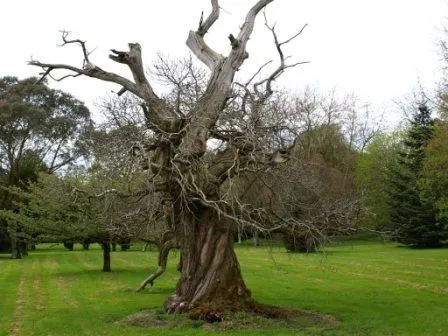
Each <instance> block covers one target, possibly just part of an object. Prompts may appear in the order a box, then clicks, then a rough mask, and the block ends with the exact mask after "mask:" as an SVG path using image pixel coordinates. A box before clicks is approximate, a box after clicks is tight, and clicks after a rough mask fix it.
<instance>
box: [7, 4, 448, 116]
mask: <svg viewBox="0 0 448 336" xmlns="http://www.w3.org/2000/svg"><path fill="white" fill-rule="evenodd" d="M254 3H255V0H221V1H220V4H221V7H222V8H223V11H222V12H221V16H220V19H219V21H218V22H217V23H216V25H215V26H213V28H212V30H211V31H210V33H209V34H208V36H207V41H208V42H209V44H210V45H211V46H212V47H213V48H215V49H216V50H217V51H219V52H220V53H222V54H227V53H228V51H229V42H228V40H227V36H228V35H229V34H230V33H233V34H234V35H236V34H237V33H238V27H239V25H240V24H241V23H242V22H243V18H244V16H245V13H246V11H247V9H248V8H249V7H250V6H251V5H253V4H254ZM209 9H210V1H209V0H190V1H185V0H184V1H181V0H162V1H159V0H146V1H138V0H127V1H116V0H109V1H93V0H89V1H87V0H77V1H69V0H66V1H51V0H39V1H31V0H14V1H5V2H4V3H2V14H3V15H2V19H1V20H0V31H1V32H2V33H1V44H2V53H1V57H0V59H1V62H0V76H5V75H14V76H18V77H20V78H23V77H26V76H31V75H37V74H38V72H39V71H38V70H39V69H37V68H35V67H31V66H28V65H26V62H27V61H28V60H30V58H31V57H32V58H34V59H36V60H39V61H42V62H57V63H70V64H74V65H80V63H81V61H82V57H81V54H80V50H78V49H77V48H75V47H74V46H70V47H66V48H58V47H57V43H58V42H60V33H59V31H60V30H69V31H71V32H72V36H73V37H74V38H80V39H83V40H87V42H88V47H89V48H90V49H95V51H94V53H93V55H92V56H91V58H92V61H93V63H95V64H97V65H98V66H100V67H102V68H103V69H107V70H113V71H116V72H119V73H121V74H125V75H128V74H127V72H126V69H124V68H123V67H122V66H121V65H118V64H114V63H113V62H112V61H110V60H109V59H108V51H109V49H111V48H115V49H118V50H125V49H126V48H127V43H128V42H139V43H140V44H141V45H142V48H143V56H144V60H145V62H146V64H147V65H149V64H150V63H151V61H152V60H153V59H154V57H155V55H156V54H157V53H158V52H160V53H162V54H164V55H170V56H172V57H181V56H184V55H187V54H188V49H187V47H186V46H185V40H186V37H187V34H188V31H189V30H190V29H196V28H197V25H198V21H199V17H200V14H201V11H202V10H204V11H205V13H206V14H207V13H208V12H209ZM266 13H267V16H268V18H269V20H270V21H271V22H276V23H277V29H278V33H279V36H280V37H284V38H287V37H289V35H290V34H293V33H295V32H296V31H297V30H298V29H299V28H300V27H302V26H303V25H304V24H305V23H307V24H308V27H307V29H306V30H305V31H304V33H303V34H302V35H301V36H300V37H299V38H298V39H296V40H295V41H294V42H292V43H291V44H290V45H288V47H287V48H286V54H288V55H292V60H297V61H311V63H310V64H307V65H302V66H300V67H298V68H295V69H292V70H290V71H289V72H288V73H287V74H286V75H284V76H283V77H282V78H281V79H280V81H279V84H280V85H283V86H286V87H288V88H290V89H291V90H297V91H300V90H301V89H303V88H304V86H305V85H307V84H312V85H318V86H320V87H323V88H332V87H336V89H337V90H338V91H339V92H355V93H356V94H357V95H358V96H359V97H360V98H361V99H363V100H366V101H370V102H372V104H373V106H375V107H376V108H377V109H378V110H381V109H384V108H385V106H387V104H389V103H390V102H391V101H392V100H394V99H397V98H399V97H401V96H403V95H406V94H408V93H409V92H410V91H411V90H412V89H413V88H416V87H417V82H418V81H420V82H421V83H422V84H423V85H424V86H426V87H428V88H431V87H432V86H433V84H434V83H435V82H436V81H437V80H438V79H439V77H440V66H441V63H440V61H439V58H440V57H439V54H438V50H437V49H438V47H437V42H438V41H439V40H440V38H441V37H442V36H443V34H442V33H441V28H442V27H443V26H444V24H445V20H446V16H447V14H448V2H447V1H446V0H425V1H423V0H337V1H335V0H275V1H274V2H273V3H271V4H270V5H269V6H268V7H267V9H266ZM248 52H249V55H250V58H249V59H248V60H247V61H246V63H245V65H244V67H243V69H241V74H240V76H241V77H244V74H249V73H251V72H252V71H254V70H255V69H257V68H258V67H259V66H260V65H261V64H263V63H264V62H265V61H267V60H270V59H275V57H276V55H275V53H274V49H273V44H272V38H271V36H270V35H269V33H268V32H267V30H266V29H265V27H264V26H263V19H262V17H261V16H260V17H259V19H258V21H257V25H256V28H255V33H254V35H253V38H252V39H251V41H250V44H249V45H248ZM51 85H52V86H53V87H58V88H62V89H63V90H66V91H69V92H71V93H72V94H74V95H75V96H76V97H77V98H79V99H81V100H83V101H85V102H86V103H87V104H88V106H90V107H92V108H93V101H94V100H95V99H97V98H98V97H101V96H105V94H106V93H107V92H110V91H111V90H115V91H116V90H118V89H119V88H117V87H115V86H113V85H112V86H111V85H107V84H103V83H101V82H99V81H96V80H94V79H90V78H84V79H80V78H76V79H68V80H66V81H65V82H64V83H63V84H56V83H52V84H51Z"/></svg>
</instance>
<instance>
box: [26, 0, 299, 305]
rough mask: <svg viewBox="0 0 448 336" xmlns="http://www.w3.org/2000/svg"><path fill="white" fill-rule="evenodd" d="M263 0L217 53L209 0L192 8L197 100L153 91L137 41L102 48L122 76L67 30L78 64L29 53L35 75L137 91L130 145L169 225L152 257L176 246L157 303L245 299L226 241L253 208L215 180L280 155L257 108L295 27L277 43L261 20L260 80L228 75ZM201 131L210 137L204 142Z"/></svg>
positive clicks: (283, 150) (252, 221)
mask: <svg viewBox="0 0 448 336" xmlns="http://www.w3.org/2000/svg"><path fill="white" fill-rule="evenodd" d="M272 1H273V0H258V1H257V2H256V3H255V4H254V5H253V7H252V8H250V10H249V11H248V12H247V15H246V17H245V20H244V23H243V24H242V25H241V28H240V31H239V33H238V35H237V36H234V35H232V34H230V35H229V40H230V51H229V53H228V55H227V56H223V55H220V54H219V53H217V52H216V51H214V50H213V49H212V48H211V47H210V46H209V45H207V43H206V42H205V40H204V37H205V36H206V34H207V32H208V31H209V30H210V29H211V28H212V26H213V25H214V24H215V22H216V21H217V20H218V17H219V12H220V6H219V4H218V0H211V5H212V11H211V13H210V14H209V15H208V16H207V17H202V16H201V20H200V22H199V27H198V28H197V30H196V31H190V33H189V35H188V39H187V46H188V47H189V48H190V50H191V51H192V52H193V54H194V55H195V56H196V57H197V58H198V59H199V60H200V61H201V62H202V63H203V64H204V65H205V66H206V67H207V68H208V69H209V77H208V80H207V83H206V87H205V90H204V91H203V92H201V91H200V90H199V91H198V90H196V91H195V93H196V94H197V99H196V100H195V101H194V102H191V101H189V102H188V104H182V103H181V102H179V99H178V100H177V101H176V99H174V100H173V99H169V98H167V97H161V96H159V95H157V94H156V93H155V91H154V89H153V87H152V85H151V83H150V81H149V80H148V78H147V77H146V75H145V71H144V65H143V61H142V52H141V47H140V45H139V44H138V43H129V50H128V51H117V50H114V49H112V54H111V55H110V56H109V57H110V58H111V59H112V60H113V61H116V62H118V63H121V64H124V65H126V66H128V67H129V69H130V70H131V72H132V75H133V79H132V80H130V79H127V78H125V77H122V76H120V75H117V74H114V73H111V72H108V71H105V70H103V69H101V68H100V67H98V66H96V65H95V64H92V63H91V61H90V59H89V52H88V50H87V48H86V44H85V42H84V41H81V40H74V39H70V38H69V35H68V34H67V33H63V36H62V37H63V41H64V44H78V45H79V46H80V47H81V49H82V52H83V66H82V67H75V66H71V65H66V64H49V63H42V62H40V61H35V60H33V61H31V62H30V64H31V65H34V66H38V67H41V68H42V69H43V70H44V73H43V75H44V76H51V75H53V73H54V72H56V71H59V70H63V71H68V74H67V73H65V74H64V75H63V76H62V77H60V78H59V80H61V79H63V78H66V77H67V76H80V75H84V76H88V77H93V78H96V79H99V80H103V81H108V82H113V83H116V84H118V85H120V86H121V89H120V90H119V92H118V93H119V95H122V94H123V93H124V92H129V93H132V94H133V95H135V96H136V97H138V99H139V100H140V102H141V104H140V105H141V108H142V110H143V113H144V115H145V122H146V126H147V127H148V130H149V131H150V132H151V136H150V139H151V141H150V142H149V143H146V144H142V145H141V146H138V145H137V146H135V148H134V149H133V151H134V154H138V155H141V156H142V158H145V159H146V158H147V159H148V165H149V167H150V170H151V172H152V174H150V179H151V182H152V183H153V186H154V190H155V191H156V192H158V193H159V194H160V199H161V200H162V203H163V207H164V216H165V221H166V223H167V226H168V227H169V231H168V232H167V233H166V234H165V235H164V237H165V238H164V239H165V241H164V244H162V250H161V253H160V255H161V261H160V264H161V266H163V263H165V264H166V254H167V251H168V250H169V249H170V248H171V247H172V246H174V245H175V244H178V245H180V247H181V263H180V271H181V275H180V279H179V282H178V284H177V288H176V292H175V294H174V295H172V296H170V297H169V298H168V299H167V301H166V303H165V309H166V311H167V312H184V311H188V310H191V309H193V308H195V307H198V306H200V305H201V304H202V303H205V302H207V303H209V304H210V303H213V302H215V303H217V304H218V305H219V304H220V303H221V302H223V301H227V302H244V301H246V300H248V299H249V298H250V291H249V290H248V289H247V287H246V285H245V283H244V280H243V278H242V275H241V271H240V266H239V263H238V260H237V258H236V255H235V253H234V250H233V239H232V232H233V227H234V225H233V224H234V222H235V221H240V222H244V224H246V225H254V226H257V225H259V224H258V222H257V221H258V219H259V217H257V216H251V215H250V214H249V212H248V210H247V207H245V206H244V205H241V204H235V202H232V201H231V200H229V199H228V195H225V194H226V192H227V191H228V190H229V187H227V188H223V186H226V185H227V186H228V185H231V183H232V180H233V179H234V178H235V176H236V175H238V174H241V173H243V172H245V171H251V172H256V171H257V170H259V169H261V167H272V165H275V164H276V163H279V162H283V161H285V159H284V157H285V156H287V155H288V151H289V149H290V148H291V146H288V145H287V144H285V143H282V142H279V141H277V138H276V137H275V136H273V134H277V135H278V134H282V129H281V128H279V127H278V126H275V127H274V126H272V125H266V124H265V123H263V122H261V121H260V120H261V118H260V117H259V115H260V114H262V113H263V111H264V110H265V108H266V105H268V100H269V97H270V96H271V95H272V93H273V89H272V82H273V81H274V80H276V79H277V78H278V76H279V75H281V73H282V72H283V71H284V70H285V69H287V68H288V67H292V66H295V65H297V64H300V63H295V64H287V63H286V62H285V61H286V60H287V57H285V56H284V54H283V51H282V46H283V45H284V44H285V43H288V42H290V41H291V40H292V39H293V38H295V37H296V36H298V35H300V33H301V32H302V31H303V28H302V29H301V30H300V31H299V32H297V33H296V34H295V35H294V36H292V37H291V38H289V39H287V40H285V41H283V42H282V41H279V39H278V38H277V35H276V33H275V30H274V27H272V26H269V25H268V24H267V23H266V26H267V27H268V29H269V30H270V31H271V33H272V35H273V37H274V45H275V48H276V50H277V52H278V54H279V58H280V63H279V65H278V67H276V68H275V69H274V71H273V72H272V73H270V74H269V75H267V76H266V77H264V78H262V79H260V76H257V77H256V76H254V77H253V78H251V79H250V80H249V81H248V82H245V83H242V84H241V83H238V84H237V83H234V78H235V74H236V72H237V71H238V70H239V69H240V67H241V66H242V64H243V63H244V62H245V60H246V59H247V58H248V57H249V54H248V52H247V51H246V45H247V42H248V41H249V38H250V36H251V34H252V32H253V29H254V24H255V20H256V17H257V16H258V14H259V13H260V12H261V11H262V10H263V9H264V8H265V7H266V6H267V5H268V4H269V3H271V2H272ZM262 68H263V67H262ZM162 70H163V69H162ZM256 75H259V73H258V72H257V74H256ZM255 78H257V79H255ZM237 92H239V93H240V94H237ZM178 97H181V96H178ZM241 114H243V116H242V117H241ZM236 115H239V116H240V118H239V120H240V121H239V122H236V121H235V120H233V119H232V116H236ZM267 134H269V135H267ZM260 139H263V141H261V140H260ZM211 140H213V141H214V142H215V143H219V144H220V146H219V147H218V146H215V147H213V146H211V147H210V146H209V147H208V144H209V143H210V142H211ZM290 140H292V139H290ZM290 143H291V141H290V142H289V145H290ZM162 268H163V267H162Z"/></svg>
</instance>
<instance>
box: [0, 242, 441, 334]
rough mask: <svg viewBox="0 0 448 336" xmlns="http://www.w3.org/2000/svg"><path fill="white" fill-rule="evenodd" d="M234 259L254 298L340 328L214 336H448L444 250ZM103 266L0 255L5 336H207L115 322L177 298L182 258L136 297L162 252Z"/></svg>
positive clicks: (57, 253) (363, 248)
mask: <svg viewBox="0 0 448 336" xmlns="http://www.w3.org/2000/svg"><path fill="white" fill-rule="evenodd" d="M77 248H80V247H79V246H77ZM237 253H238V255H239V258H240V263H241V267H242V270H243V273H244V277H245V279H246V282H247V285H248V287H249V288H250V289H251V290H252V294H253V296H254V298H255V299H256V300H258V301H260V302H263V303H268V304H274V305H282V306H285V307H296V308H301V309H307V310H312V311H317V312H320V313H323V314H329V315H332V316H334V317H335V318H336V319H337V320H338V321H339V323H337V324H335V325H331V326H328V325H327V326H326V327H322V328H319V327H311V328H310V327H308V328H304V329H303V330H301V331H297V330H288V329H282V330H275V331H272V330H270V331H259V330H231V329H229V330H224V331H221V332H219V333H218V332H217V333H214V334H216V335H218V334H219V335H221V334H222V335H271V336H272V335H431V336H433V335H448V249H440V250H413V249H407V248H403V247H396V246H395V245H393V244H382V243H379V242H356V243H344V244H342V245H334V246H331V247H328V248H327V250H326V253H319V254H308V255H304V254H287V253H285V252H284V250H283V249H281V248H274V249H268V248H265V247H258V248H255V247H250V246H243V247H237ZM101 258H102V254H101V251H100V250H99V248H96V249H93V250H90V251H82V250H75V251H73V252H69V251H66V250H65V249H63V248H62V247H61V246H57V247H53V248H50V247H48V246H38V249H37V250H36V251H32V252H31V253H30V255H29V256H28V257H26V258H25V259H23V260H9V259H8V256H7V255H0V336H4V335H120V336H123V335H125V336H131V335H158V336H160V335H207V334H210V331H207V330H205V329H203V328H195V327H194V326H193V325H192V326H191V327H188V328H186V327H184V328H174V329H166V328H165V329H163V328H153V329H148V328H139V327H131V326H125V325H122V324H117V323H115V322H116V321H119V320H121V319H123V318H124V317H126V316H128V315H130V314H133V313H135V312H137V311H139V310H141V309H143V308H160V307H161V306H162V304H163V301H164V299H165V298H166V297H167V296H168V295H170V294H171V293H172V292H173V291H174V287H175V284H176V281H177V277H178V274H177V271H176V270H175V266H176V264H177V258H178V255H176V254H175V253H174V254H172V255H171V260H170V263H169V269H168V271H167V273H166V274H164V275H163V276H162V277H161V278H160V279H159V280H158V281H156V283H155V286H154V287H153V288H149V289H147V290H145V291H144V292H142V293H136V292H134V289H135V288H136V287H137V286H138V284H139V283H140V282H141V281H142V280H143V279H144V277H145V276H146V275H147V274H148V273H150V272H151V271H153V270H154V266H155V265H156V260H157V253H155V252H139V251H127V252H114V253H113V255H112V268H113V272H112V273H102V272H100V267H101Z"/></svg>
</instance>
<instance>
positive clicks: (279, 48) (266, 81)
mask: <svg viewBox="0 0 448 336" xmlns="http://www.w3.org/2000/svg"><path fill="white" fill-rule="evenodd" d="M263 16H264V25H265V26H266V27H267V28H268V29H269V31H270V32H271V33H272V36H273V38H274V43H275V48H276V49H277V53H278V55H279V58H280V65H279V66H278V67H277V69H275V70H274V71H273V72H272V73H271V74H270V75H269V76H268V77H267V78H265V79H263V80H261V81H259V82H257V83H255V84H254V86H253V87H254V91H255V92H256V94H257V95H258V96H259V97H260V99H261V100H266V99H267V97H268V96H270V95H271V94H272V92H273V90H272V82H273V81H274V80H276V79H277V78H278V77H279V76H280V75H281V74H282V73H283V72H284V71H285V70H286V69H288V68H293V67H295V66H297V65H301V64H307V63H309V62H308V61H304V62H296V63H293V64H286V60H287V59H288V58H289V57H288V56H287V57H285V55H284V53H283V50H282V46H283V45H285V44H288V43H289V42H291V41H292V40H294V39H295V38H296V37H298V36H299V35H301V34H302V33H303V31H304V30H305V28H306V27H307V26H308V25H307V24H305V25H303V26H302V28H301V29H299V31H298V32H297V33H296V34H294V35H293V36H291V37H290V38H289V39H287V40H285V41H283V42H279V40H278V37H277V33H276V32H275V25H272V26H270V25H269V24H268V20H267V17H266V13H265V12H263ZM263 84H265V92H264V94H261V93H260V90H259V89H258V88H259V87H260V86H261V85H263Z"/></svg>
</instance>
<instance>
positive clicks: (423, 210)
mask: <svg viewBox="0 0 448 336" xmlns="http://www.w3.org/2000/svg"><path fill="white" fill-rule="evenodd" d="M432 133H433V120H432V118H431V112H430V110H429V108H428V107H427V106H426V104H421V105H420V106H419V107H418V110H417V112H416V113H415V114H414V116H413V119H412V121H411V125H410V127H409V129H408V131H407V133H406V135H405V137H404V140H403V150H402V151H400V152H399V153H398V158H397V160H398V162H397V165H395V166H394V167H393V168H392V169H391V171H390V180H389V194H390V201H389V205H390V223H389V225H388V226H387V229H388V230H389V231H390V232H391V236H392V238H393V239H394V240H396V241H398V242H400V243H403V244H406V245H411V246H416V247H435V246H440V245H441V243H442V239H443V236H444V235H443V230H441V229H440V227H439V224H438V222H437V220H436V215H435V208H434V205H433V204H432V203H430V202H427V201H425V200H423V199H422V198H421V197H420V192H419V190H418V181H419V179H420V177H421V174H422V169H423V160H424V158H425V148H426V146H427V145H428V142H429V141H430V140H431V137H432Z"/></svg>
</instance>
